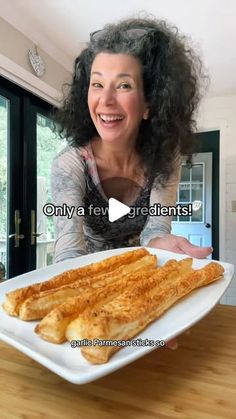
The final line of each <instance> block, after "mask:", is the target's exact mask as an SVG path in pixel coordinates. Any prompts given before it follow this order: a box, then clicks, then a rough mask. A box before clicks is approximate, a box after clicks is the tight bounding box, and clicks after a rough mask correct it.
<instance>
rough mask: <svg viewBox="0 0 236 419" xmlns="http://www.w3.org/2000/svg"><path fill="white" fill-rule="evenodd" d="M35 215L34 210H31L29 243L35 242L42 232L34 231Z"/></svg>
mask: <svg viewBox="0 0 236 419" xmlns="http://www.w3.org/2000/svg"><path fill="white" fill-rule="evenodd" d="M35 230H36V217H35V210H31V245H34V244H36V238H37V237H40V236H41V235H42V234H43V233H36V232H35Z"/></svg>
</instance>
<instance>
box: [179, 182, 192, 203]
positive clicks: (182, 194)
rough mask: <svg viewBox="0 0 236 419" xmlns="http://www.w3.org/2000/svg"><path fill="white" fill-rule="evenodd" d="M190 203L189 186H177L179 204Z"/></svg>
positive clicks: (184, 184)
mask: <svg viewBox="0 0 236 419" xmlns="http://www.w3.org/2000/svg"><path fill="white" fill-rule="evenodd" d="M189 201H190V184H187V183H183V184H180V185H179V202H189Z"/></svg>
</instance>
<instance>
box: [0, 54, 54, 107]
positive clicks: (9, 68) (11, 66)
mask: <svg viewBox="0 0 236 419" xmlns="http://www.w3.org/2000/svg"><path fill="white" fill-rule="evenodd" d="M0 75H1V76H3V77H5V78H7V79H8V80H11V81H12V82H14V83H16V84H17V85H19V86H21V87H23V88H24V89H26V90H28V91H30V92H31V93H33V94H34V95H36V96H39V97H40V98H42V99H44V100H46V102H48V103H51V104H52V105H54V106H57V107H58V106H60V101H61V97H62V93H61V92H59V91H58V90H56V89H54V88H53V87H51V86H49V85H48V84H47V83H45V82H44V81H43V80H40V79H39V78H38V77H36V76H34V75H33V74H31V73H30V72H29V71H27V70H25V69H24V68H22V67H21V66H19V65H18V64H16V63H15V62H14V61H12V60H10V59H9V58H7V57H6V56H4V55H2V54H0Z"/></svg>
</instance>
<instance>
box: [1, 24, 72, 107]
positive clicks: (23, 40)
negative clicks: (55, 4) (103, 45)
mask: <svg viewBox="0 0 236 419" xmlns="http://www.w3.org/2000/svg"><path fill="white" fill-rule="evenodd" d="M34 46H35V45H34V43H33V42H32V41H31V40H30V39H29V38H27V37H26V36H25V35H24V34H23V33H22V32H19V31H18V30H17V29H15V28H14V27H13V26H12V25H10V24H9V23H8V22H6V21H5V20H4V19H2V18H1V17H0V75H2V76H3V77H6V78H8V79H9V80H11V81H13V82H14V83H16V84H18V85H20V86H22V87H24V88H25V89H26V90H29V91H31V92H33V93H34V94H35V95H37V96H39V97H42V98H43V99H45V100H47V101H48V102H50V103H52V104H58V102H59V101H60V100H61V96H62V89H61V87H62V85H63V83H65V82H68V81H70V79H71V73H70V72H69V71H68V70H66V69H65V67H64V66H63V65H62V64H61V61H60V60H58V61H56V60H55V59H53V58H52V57H51V56H50V55H48V54H47V53H46V52H45V51H44V50H42V49H41V48H38V53H39V54H40V56H41V57H42V58H43V60H44V62H45V64H46V72H45V74H44V75H43V76H42V77H40V78H38V77H37V76H36V75H35V73H34V71H33V69H32V67H31V65H30V63H29V59H28V50H29V49H30V48H33V49H34ZM71 69H72V63H71Z"/></svg>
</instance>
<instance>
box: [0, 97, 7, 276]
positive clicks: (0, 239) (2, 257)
mask: <svg viewBox="0 0 236 419" xmlns="http://www.w3.org/2000/svg"><path fill="white" fill-rule="evenodd" d="M8 113H9V101H8V100H7V99H5V98H4V97H2V96H0V263H1V264H0V280H1V279H4V278H7V273H6V266H7V263H6V262H7V260H6V259H7V250H6V249H7V210H8V208H7V138H8V131H9V130H8Z"/></svg>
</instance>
